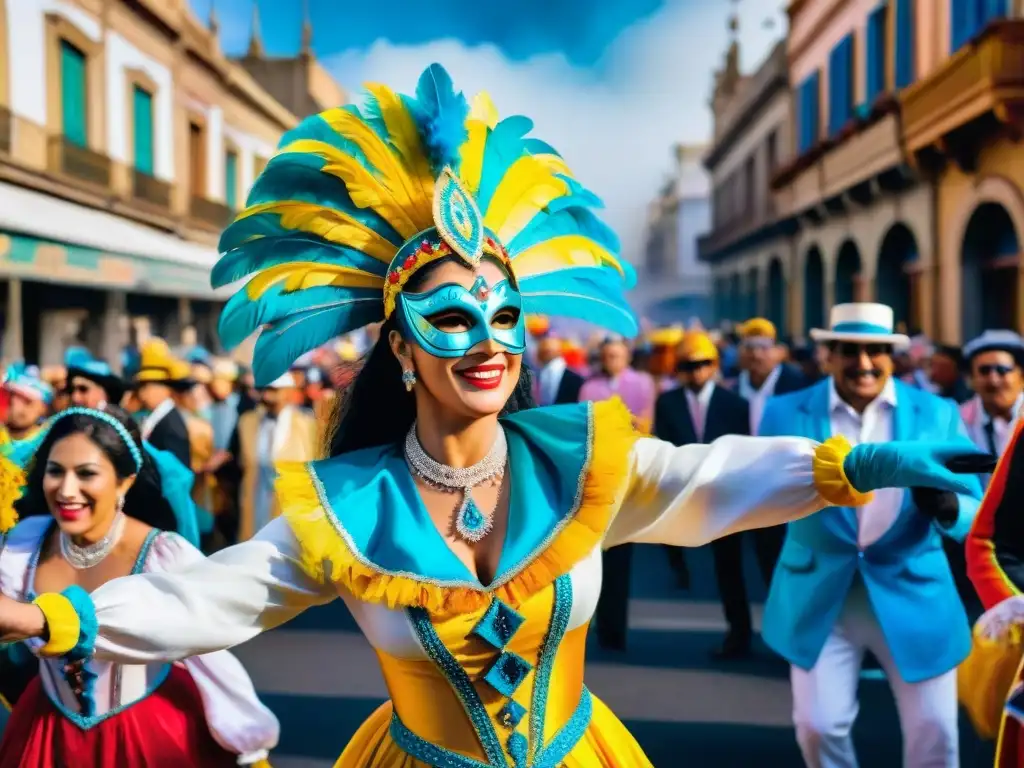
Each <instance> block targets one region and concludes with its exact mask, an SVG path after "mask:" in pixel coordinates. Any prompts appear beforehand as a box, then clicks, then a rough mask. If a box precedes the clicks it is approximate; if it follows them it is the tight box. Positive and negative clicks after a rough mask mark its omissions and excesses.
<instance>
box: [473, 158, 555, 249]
mask: <svg viewBox="0 0 1024 768" xmlns="http://www.w3.org/2000/svg"><path fill="white" fill-rule="evenodd" d="M568 193H569V187H568V186H567V185H566V183H565V182H564V181H562V180H561V179H559V178H557V177H555V176H553V175H552V174H551V172H550V171H548V169H547V168H545V167H544V164H543V163H541V162H538V161H537V160H536V159H535V158H533V157H530V156H529V155H527V156H524V157H520V158H519V159H518V160H516V161H515V162H514V163H513V164H512V166H511V167H510V168H509V169H508V172H507V173H506V174H505V176H504V178H502V180H501V182H500V183H499V184H498V188H497V189H496V190H494V197H493V198H491V203H490V205H488V206H487V213H486V214H485V215H484V226H486V227H487V228H488V229H490V230H491V231H493V232H494V233H495V234H496V235H497V236H498V239H499V240H500V241H501V242H503V243H507V242H509V241H510V240H511V239H512V238H513V237H515V236H516V235H517V234H519V232H520V231H522V229H523V227H525V226H526V225H527V224H528V223H529V222H530V220H531V219H532V218H533V217H534V215H536V214H537V213H538V212H539V211H541V210H543V209H544V207H545V206H547V204H548V203H550V202H551V201H552V200H555V199H557V198H559V197H562V196H564V195H567V194H568Z"/></svg>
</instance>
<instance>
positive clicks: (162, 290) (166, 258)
mask: <svg viewBox="0 0 1024 768" xmlns="http://www.w3.org/2000/svg"><path fill="white" fill-rule="evenodd" d="M0 236H2V241H0V274H6V275H15V276H18V277H22V278H24V279H27V280H41V281H44V282H58V283H67V284H72V285H91V286H95V287H97V288H104V287H105V288H108V289H123V290H128V291H132V290H134V291H139V292H143V293H153V294H162V295H168V296H186V297H191V298H205V299H213V298H225V297H227V296H230V294H231V293H232V292H233V289H234V286H232V287H229V288H226V289H222V290H218V291H214V290H213V289H211V288H210V287H209V276H210V270H211V269H212V267H213V265H214V264H215V263H216V261H217V252H216V249H214V248H210V247H207V246H202V245H198V244H196V243H191V242H188V241H186V240H182V239H181V238H179V237H176V236H175V235H172V234H168V233H164V232H159V231H157V230H154V229H151V228H150V227H146V226H144V225H142V224H137V223H135V222H133V221H129V220H127V219H124V218H121V217H120V216H115V215H114V214H111V213H108V212H106V211H98V210H95V209H93V208H88V207H86V206H84V205H78V204H77V203H72V202H68V201H66V200H61V199H59V198H55V197H51V196H49V195H44V194H42V193H40V192H35V191H33V190H29V189H24V188H22V187H18V186H14V185H12V184H6V183H3V182H0Z"/></svg>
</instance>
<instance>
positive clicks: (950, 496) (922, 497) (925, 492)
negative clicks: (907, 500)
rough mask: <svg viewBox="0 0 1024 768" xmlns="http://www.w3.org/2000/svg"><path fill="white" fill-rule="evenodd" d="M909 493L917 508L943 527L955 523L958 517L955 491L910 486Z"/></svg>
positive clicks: (958, 503)
mask: <svg viewBox="0 0 1024 768" xmlns="http://www.w3.org/2000/svg"><path fill="white" fill-rule="evenodd" d="M910 495H911V497H913V499H914V504H915V505H916V506H917V508H918V509H919V510H920V511H921V512H922V513H923V514H925V515H927V516H928V517H930V518H932V519H933V520H934V521H935V522H937V523H938V524H939V525H941V526H942V527H943V528H951V527H952V526H954V525H956V521H957V520H958V519H959V517H960V499H959V498H958V497H957V495H956V494H955V493H950V492H949V491H939V490H936V489H935V488H911V489H910Z"/></svg>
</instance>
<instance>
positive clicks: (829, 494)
mask: <svg viewBox="0 0 1024 768" xmlns="http://www.w3.org/2000/svg"><path fill="white" fill-rule="evenodd" d="M851 450H853V449H852V447H851V446H850V443H849V441H847V439H846V438H845V437H843V436H842V435H835V436H834V437H830V438H829V439H828V440H826V441H825V442H824V443H822V444H821V445H819V446H818V447H817V448H815V449H814V460H813V461H812V462H811V466H812V467H813V469H814V487H815V488H816V489H817V490H818V493H819V494H820V495H821V498H823V499H824V500H825V501H827V502H828V503H829V504H831V505H832V506H835V507H859V506H862V505H864V504H867V503H868V502H869V501H871V499H872V498H873V496H872V494H871V493H861V492H860V491H858V490H857V489H856V488H854V487H853V485H852V484H851V483H850V479H849V478H848V477H847V476H846V471H845V470H844V469H843V462H844V461H846V456H847V454H849V452H850V451H851Z"/></svg>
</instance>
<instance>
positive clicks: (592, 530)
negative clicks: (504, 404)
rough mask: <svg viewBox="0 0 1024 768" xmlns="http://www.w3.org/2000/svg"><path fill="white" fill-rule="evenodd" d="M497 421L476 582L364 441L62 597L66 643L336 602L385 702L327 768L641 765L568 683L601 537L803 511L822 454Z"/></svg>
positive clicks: (571, 423) (179, 637)
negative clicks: (494, 534)
mask: <svg viewBox="0 0 1024 768" xmlns="http://www.w3.org/2000/svg"><path fill="white" fill-rule="evenodd" d="M502 425H503V427H504V429H505V433H506V436H507V440H508V445H509V473H510V483H511V486H510V487H511V494H510V508H509V518H508V526H507V533H506V536H505V542H504V549H503V552H502V555H501V558H500V565H499V569H498V574H497V576H496V578H495V579H494V581H493V583H491V584H489V585H483V584H480V583H479V582H478V581H476V580H475V579H474V578H473V576H472V575H471V574H470V573H469V571H468V570H467V569H466V568H465V566H464V565H463V563H462V562H461V561H460V560H459V559H458V558H457V557H456V556H455V555H454V554H453V553H452V552H451V550H450V549H449V548H448V546H447V544H446V542H445V540H444V538H443V537H442V536H441V534H440V533H439V532H438V531H437V529H436V528H435V526H434V523H433V522H432V520H431V518H430V516H429V514H428V513H427V511H426V509H425V508H424V506H423V503H422V501H421V500H420V497H419V495H418V493H417V490H416V486H415V483H414V479H413V477H412V475H411V474H410V472H409V469H408V467H407V465H406V463H405V459H404V456H403V453H402V448H401V446H400V445H395V446H387V447H382V448H372V449H365V450H362V451H357V452H353V453H350V454H344V455H342V456H338V457H335V458H330V459H325V460H322V461H316V462H312V463H309V464H293V465H287V466H282V467H281V473H280V479H279V483H278V491H279V495H280V499H281V501H282V505H283V508H284V514H283V516H282V518H280V519H277V520H275V521H273V522H272V523H271V524H270V525H268V526H267V527H266V528H264V529H263V530H262V531H261V532H260V533H259V534H257V536H256V537H255V538H253V539H251V540H250V541H247V542H245V543H243V544H240V545H238V546H235V547H230V548H228V549H226V550H223V551H221V552H218V553H217V554H215V555H214V556H212V557H210V558H207V559H204V560H202V561H201V562H197V563H196V564H195V565H194V566H192V567H190V568H189V569H187V570H184V571H179V572H176V573H151V574H145V575H141V576H130V577H127V578H123V579H118V580H116V581H112V582H110V583H108V584H105V585H104V586H102V587H100V588H99V589H98V590H96V591H95V592H94V593H92V595H91V600H88V601H82V600H81V599H80V596H78V597H76V598H75V599H74V600H73V602H75V610H76V611H77V613H78V614H79V615H80V616H84V617H86V618H84V619H83V620H82V627H86V626H87V625H91V624H92V620H93V618H95V622H96V623H95V625H93V626H97V627H98V634H95V635H93V634H92V633H91V632H89V633H88V634H89V635H90V636H89V637H88V638H85V640H86V641H92V642H94V647H93V652H94V654H95V656H96V658H100V659H104V658H105V659H110V660H116V661H119V662H120V663H152V662H154V661H158V660H168V659H176V658H182V657H187V656H192V655H195V654H202V653H208V652H211V651H214V650H219V649H222V648H227V647H230V646H232V645H236V644H239V643H243V642H245V641H247V640H249V639H251V638H252V637H254V636H256V635H257V634H259V633H260V632H262V631H265V630H267V629H270V628H272V627H275V626H278V625H280V624H282V623H284V622H285V621H287V620H288V619H290V618H292V617H294V616H295V615H297V614H298V613H300V612H301V611H302V610H304V609H305V608H308V607H310V606H313V605H318V604H323V603H326V602H328V601H330V600H332V599H334V598H337V597H341V599H343V600H344V601H345V603H346V604H347V605H348V607H349V609H350V610H351V612H352V614H353V616H354V618H355V620H356V621H357V622H358V624H359V626H360V628H361V630H362V632H363V633H364V635H365V636H366V638H367V639H368V641H369V642H370V644H371V645H372V646H373V648H374V649H375V651H376V654H377V657H378V659H379V661H380V667H381V671H382V673H383V676H384V679H385V682H386V684H387V688H388V691H389V693H390V697H391V698H390V700H389V701H388V702H386V703H385V704H383V705H382V706H381V707H380V709H378V710H377V712H376V713H375V714H373V715H372V716H371V717H370V718H369V719H368V720H367V722H366V723H365V724H364V725H363V726H362V727H361V728H360V729H359V731H358V732H357V733H356V734H355V735H354V736H353V737H352V739H351V740H350V742H349V744H348V746H347V747H345V749H344V752H343V754H342V755H341V758H340V759H339V761H338V763H337V765H338V766H341V768H414V767H417V768H418V767H419V766H451V767H453V768H481V767H483V768H497V767H498V766H502V767H504V768H507V767H508V766H514V767H515V768H525V767H526V766H531V767H533V768H542V767H545V768H555V766H566V767H567V768H610V767H611V766H615V767H616V768H631V767H633V766H637V767H641V766H649V765H650V762H649V761H648V760H647V758H646V757H645V756H644V753H643V751H642V750H641V749H640V747H639V746H638V745H637V743H636V741H635V740H634V739H633V738H632V736H631V735H630V734H629V732H628V731H627V730H626V728H625V727H624V726H623V725H622V724H621V723H620V721H619V720H618V719H616V717H615V715H613V714H612V713H611V712H610V711H609V710H608V708H607V707H606V706H605V705H604V704H602V703H601V702H600V701H599V700H598V699H597V698H596V697H595V696H594V695H593V694H591V693H590V692H589V691H588V690H587V688H586V686H585V685H584V680H583V671H584V660H585V645H586V643H585V639H586V633H587V627H588V624H589V621H590V619H591V616H592V615H593V613H594V610H595V607H596V604H597V597H598V594H599V592H600V587H601V555H600V553H601V549H602V547H603V546H613V545H615V544H619V543H623V542H627V541H632V542H642V543H656V542H662V543H670V544H674V545H700V544H703V543H705V542H707V541H710V540H711V539H713V538H715V537H718V536H722V535H725V534H727V533H731V532H734V531H737V530H742V529H744V528H751V527H756V526H765V525H774V524H778V523H781V522H784V521H786V520H789V519H794V518H798V517H802V516H804V515H807V514H810V513H812V512H814V511H815V510H817V509H820V508H822V507H823V506H825V505H826V502H825V500H824V499H822V498H821V496H820V495H819V492H818V490H816V487H822V488H824V487H825V486H826V485H828V484H829V483H832V484H833V485H835V486H836V487H839V486H841V485H842V484H843V483H845V478H844V477H843V475H842V470H841V458H842V456H841V452H840V453H837V452H836V451H835V450H834V449H833V446H832V445H831V444H830V443H829V442H826V443H825V444H823V445H819V444H818V443H816V442H814V441H812V440H809V439H804V438H775V439H770V440H769V439H764V440H758V439H750V438H735V437H726V438H722V439H720V440H718V441H716V442H714V443H712V444H711V445H692V446H685V447H682V448H678V447H675V446H672V445H670V444H667V443H664V442H662V441H659V440H655V439H653V438H647V437H641V436H640V435H638V434H637V433H636V432H634V430H633V428H632V426H631V420H630V416H629V414H628V412H627V411H626V409H625V407H624V406H623V405H622V404H621V403H620V402H618V401H609V402H603V403H588V404H579V405H568V406H554V407H551V408H540V409H535V410H531V411H524V412H521V413H518V414H515V415H513V416H510V417H508V418H506V419H503V420H502ZM816 474H817V482H816V480H815V475H816ZM84 633H85V631H84V630H83V638H84ZM63 634H64V635H67V636H69V637H70V636H72V635H74V633H63ZM61 650H62V649H59V648H53V649H51V651H52V652H53V653H58V652H60V651H61ZM341 746H342V745H341V744H339V748H340V747H341Z"/></svg>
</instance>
